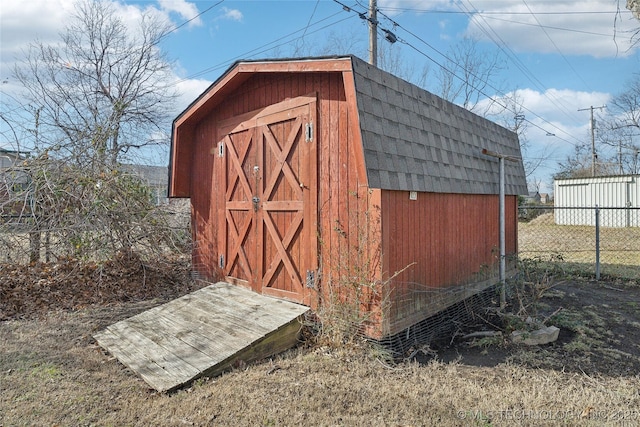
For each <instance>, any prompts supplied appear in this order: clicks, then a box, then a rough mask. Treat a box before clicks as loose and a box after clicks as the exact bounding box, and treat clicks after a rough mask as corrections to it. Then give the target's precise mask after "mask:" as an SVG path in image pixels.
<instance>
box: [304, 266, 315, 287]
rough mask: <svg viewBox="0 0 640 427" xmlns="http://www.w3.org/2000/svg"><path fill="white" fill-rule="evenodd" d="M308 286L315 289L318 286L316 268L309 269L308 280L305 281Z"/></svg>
mask: <svg viewBox="0 0 640 427" xmlns="http://www.w3.org/2000/svg"><path fill="white" fill-rule="evenodd" d="M305 286H306V287H307V288H311V289H315V288H316V272H315V270H307V280H306V283H305Z"/></svg>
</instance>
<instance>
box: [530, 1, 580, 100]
mask: <svg viewBox="0 0 640 427" xmlns="http://www.w3.org/2000/svg"><path fill="white" fill-rule="evenodd" d="M522 3H524V5H525V6H526V7H527V10H528V11H529V12H530V13H531V16H533V19H535V20H536V22H537V23H538V26H539V27H540V29H541V30H542V31H543V32H544V34H545V35H546V36H547V38H548V39H549V41H550V42H551V44H552V45H553V47H555V48H556V50H557V51H558V53H559V54H560V56H561V57H562V59H564V62H566V63H567V65H568V66H569V68H571V71H573V73H574V74H575V75H576V76H577V77H578V78H579V79H580V80H581V81H582V83H584V85H585V86H586V87H587V88H588V89H589V90H590V91H592V92H593V89H591V87H590V86H589V84H588V83H587V82H586V81H585V80H584V79H583V78H582V75H580V73H578V71H577V70H576V69H575V68H573V65H571V63H570V62H569V60H568V59H567V57H566V56H564V53H562V51H561V50H560V48H559V47H558V45H557V44H556V42H554V41H553V39H552V38H551V36H550V35H549V33H548V32H547V30H546V29H545V28H544V27H543V26H542V24H541V23H540V20H538V17H537V16H536V14H535V13H533V11H532V10H531V8H530V7H529V5H528V4H527V1H526V0H522Z"/></svg>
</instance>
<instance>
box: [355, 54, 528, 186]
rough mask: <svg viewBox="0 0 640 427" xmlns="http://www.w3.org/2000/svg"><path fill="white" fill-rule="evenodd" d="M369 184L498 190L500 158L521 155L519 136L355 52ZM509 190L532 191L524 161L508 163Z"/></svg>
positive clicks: (506, 176) (506, 172) (357, 94)
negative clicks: (492, 154)
mask: <svg viewBox="0 0 640 427" xmlns="http://www.w3.org/2000/svg"><path fill="white" fill-rule="evenodd" d="M351 60H352V64H353V75H354V79H355V88H356V99H357V104H358V114H359V120H360V129H361V135H362V143H363V149H364V157H365V165H366V169H367V178H368V181H369V187H372V188H381V189H385V190H407V191H426V192H437V193H472V194H497V193H498V192H499V165H498V160H497V159H495V158H492V157H489V156H486V155H484V154H482V149H483V148H484V149H487V150H490V151H494V152H497V153H500V154H503V155H505V156H514V157H521V152H520V144H519V142H518V137H517V135H516V134H515V133H514V132H512V131H510V130H508V129H506V128H504V127H502V126H499V125H498V124H496V123H494V122H492V121H490V120H487V119H485V118H483V117H480V116H478V115H477V114H474V113H472V112H470V111H468V110H466V109H464V108H462V107H459V106H457V105H455V104H453V103H451V102H448V101H445V100H444V99H442V98H440V97H438V96H436V95H434V94H432V93H429V92H427V91H426V90H424V89H421V88H419V87H417V86H415V85H413V84H411V83H409V82H406V81H404V80H402V79H400V78H398V77H395V76H393V75H391V74H389V73H387V72H385V71H382V70H380V69H379V68H376V67H374V66H372V65H370V64H368V63H366V62H364V61H362V60H361V59H359V58H357V57H352V58H351ZM505 181H506V184H505V192H506V194H527V183H526V178H525V172H524V167H523V165H522V162H521V161H520V162H511V161H505Z"/></svg>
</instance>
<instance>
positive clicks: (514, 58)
mask: <svg viewBox="0 0 640 427" xmlns="http://www.w3.org/2000/svg"><path fill="white" fill-rule="evenodd" d="M467 2H468V3H469V5H470V6H471V7H472V8H473V11H471V10H469V8H467V6H466V5H465V4H464V3H459V4H458V7H460V8H461V10H463V11H464V12H465V13H466V14H467V16H469V18H472V17H473V16H475V15H478V16H479V17H480V19H481V20H482V22H483V23H484V25H483V23H482V22H479V21H476V25H477V26H478V28H479V29H480V30H481V31H482V32H483V33H484V34H485V35H486V36H487V37H488V38H489V39H490V40H492V41H493V42H494V43H495V44H496V46H497V47H498V48H499V49H500V50H501V51H502V52H503V53H504V54H505V55H506V56H507V58H509V59H510V60H511V62H512V63H513V64H514V65H515V66H516V67H517V68H518V69H519V70H520V72H522V74H523V76H525V77H526V78H527V79H528V80H529V81H530V82H531V83H532V84H533V86H534V87H535V88H536V89H537V90H538V91H539V92H540V93H541V95H542V96H544V97H545V98H547V99H548V100H549V101H550V102H551V103H552V104H554V105H556V106H557V107H558V109H559V111H561V112H562V113H563V114H564V115H565V116H566V117H567V118H569V119H570V120H571V121H574V122H577V121H579V119H578V117H577V116H576V113H575V111H573V110H572V109H570V108H568V107H567V106H566V105H565V104H564V102H563V100H562V99H560V98H558V97H556V96H554V95H553V94H552V93H550V92H549V90H548V88H547V87H546V85H545V84H544V83H542V82H541V81H540V80H539V79H538V78H537V77H536V76H535V74H533V73H532V72H531V70H529V68H528V67H527V66H526V64H524V63H523V62H522V60H521V59H520V58H519V57H518V55H516V54H515V52H514V51H513V49H511V47H510V46H509V45H508V44H507V43H506V42H505V41H504V39H503V38H502V37H501V36H500V35H499V34H498V33H497V32H496V31H495V30H494V29H493V27H492V26H491V25H489V23H488V22H486V19H485V17H484V15H482V13H481V12H479V11H478V9H476V8H475V6H474V5H473V3H471V0H467ZM485 26H486V27H485ZM557 129H559V128H557ZM559 130H560V131H561V132H563V133H565V134H567V135H569V136H570V137H571V138H573V139H575V140H576V141H578V142H580V140H579V139H578V138H576V137H575V136H573V135H571V134H569V133H568V132H566V131H564V130H562V129H559Z"/></svg>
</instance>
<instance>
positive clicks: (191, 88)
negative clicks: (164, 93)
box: [176, 79, 212, 116]
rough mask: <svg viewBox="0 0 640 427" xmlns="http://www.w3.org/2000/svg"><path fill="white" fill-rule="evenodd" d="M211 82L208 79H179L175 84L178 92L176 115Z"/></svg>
mask: <svg viewBox="0 0 640 427" xmlns="http://www.w3.org/2000/svg"><path fill="white" fill-rule="evenodd" d="M211 83H212V82H211V81H209V80H200V79H190V80H180V81H179V82H178V83H177V84H176V88H177V91H178V94H179V95H178V100H177V103H176V116H177V115H178V114H180V113H181V112H182V111H184V110H185V109H186V108H187V107H188V106H189V104H191V103H192V102H193V101H195V100H196V98H198V96H200V95H201V94H202V92H204V91H205V90H206V89H207V88H208V87H209V86H211Z"/></svg>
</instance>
